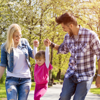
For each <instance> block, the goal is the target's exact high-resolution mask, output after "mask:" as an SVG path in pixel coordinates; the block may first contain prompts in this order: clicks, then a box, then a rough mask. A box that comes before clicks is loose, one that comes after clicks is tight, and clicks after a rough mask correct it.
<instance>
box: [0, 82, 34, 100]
mask: <svg viewBox="0 0 100 100" xmlns="http://www.w3.org/2000/svg"><path fill="white" fill-rule="evenodd" d="M34 88H35V82H32V85H31V90H34ZM0 98H6V89H5V84H0ZM0 100H1V99H0Z"/></svg>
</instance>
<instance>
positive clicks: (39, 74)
mask: <svg viewBox="0 0 100 100" xmlns="http://www.w3.org/2000/svg"><path fill="white" fill-rule="evenodd" d="M33 44H34V56H35V62H36V64H35V68H34V80H35V82H36V85H35V91H34V100H40V98H41V97H42V96H43V95H44V94H45V93H46V91H47V88H48V80H49V70H51V69H52V68H53V67H52V65H51V64H50V63H49V45H46V52H45V51H39V52H37V45H38V44H39V42H38V40H35V41H34V42H33Z"/></svg>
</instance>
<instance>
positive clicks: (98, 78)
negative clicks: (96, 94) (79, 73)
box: [95, 76, 100, 88]
mask: <svg viewBox="0 0 100 100" xmlns="http://www.w3.org/2000/svg"><path fill="white" fill-rule="evenodd" d="M95 85H96V86H97V88H100V76H97V78H96V84H95Z"/></svg>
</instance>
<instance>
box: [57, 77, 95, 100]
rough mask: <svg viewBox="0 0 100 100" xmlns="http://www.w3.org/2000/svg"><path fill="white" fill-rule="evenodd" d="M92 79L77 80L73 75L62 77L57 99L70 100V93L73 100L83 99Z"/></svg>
mask: <svg viewBox="0 0 100 100" xmlns="http://www.w3.org/2000/svg"><path fill="white" fill-rule="evenodd" d="M92 81H93V78H92V79H91V80H88V81H82V82H77V81H76V79H75V78H74V77H71V78H64V82H63V87H62V92H61V94H60V98H59V100H70V99H71V96H72V95H74V97H73V100H85V96H86V94H87V93H88V91H89V89H90V87H91V84H92Z"/></svg>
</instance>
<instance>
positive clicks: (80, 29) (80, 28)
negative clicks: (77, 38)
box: [78, 25, 83, 35]
mask: <svg viewBox="0 0 100 100" xmlns="http://www.w3.org/2000/svg"><path fill="white" fill-rule="evenodd" d="M82 29H83V28H82V26H81V25H79V31H78V35H80V34H82Z"/></svg>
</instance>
